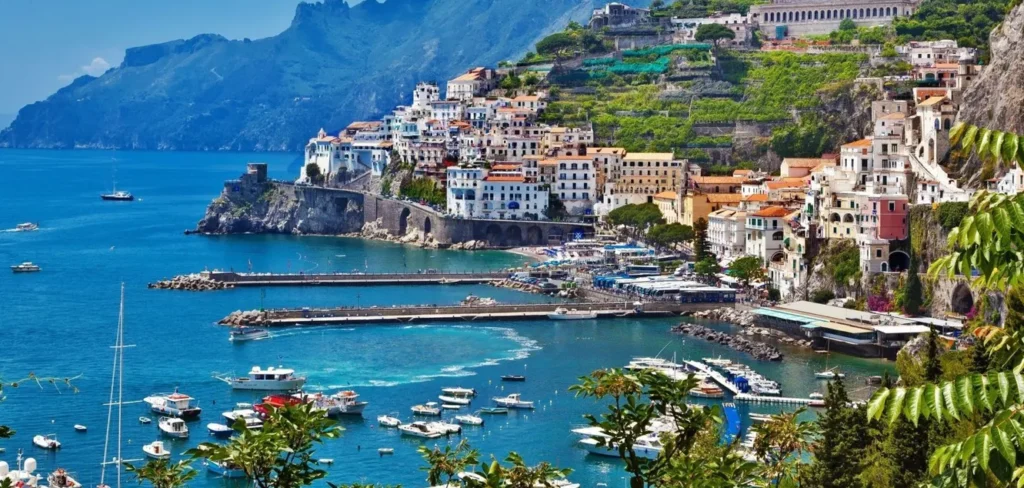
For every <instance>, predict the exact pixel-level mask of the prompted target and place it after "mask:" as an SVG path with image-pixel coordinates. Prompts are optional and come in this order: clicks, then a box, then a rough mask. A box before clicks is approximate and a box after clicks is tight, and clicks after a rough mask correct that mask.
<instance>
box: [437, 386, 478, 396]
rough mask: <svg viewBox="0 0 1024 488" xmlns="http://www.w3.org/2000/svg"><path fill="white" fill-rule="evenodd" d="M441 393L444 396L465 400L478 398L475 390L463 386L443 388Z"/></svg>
mask: <svg viewBox="0 0 1024 488" xmlns="http://www.w3.org/2000/svg"><path fill="white" fill-rule="evenodd" d="M441 393H442V394H444V395H450V396H457V397H463V398H473V397H475V396H476V389H475V388H462V387H461V386H454V387H452V386H449V387H445V388H441Z"/></svg>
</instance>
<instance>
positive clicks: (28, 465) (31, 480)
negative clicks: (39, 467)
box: [0, 449, 39, 488]
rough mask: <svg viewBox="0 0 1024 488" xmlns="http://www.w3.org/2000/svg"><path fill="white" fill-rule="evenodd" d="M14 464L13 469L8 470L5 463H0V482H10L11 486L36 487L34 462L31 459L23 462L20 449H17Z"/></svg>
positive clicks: (37, 477)
mask: <svg viewBox="0 0 1024 488" xmlns="http://www.w3.org/2000/svg"><path fill="white" fill-rule="evenodd" d="M16 462H17V465H16V467H15V469H9V468H8V466H7V463H6V462H5V461H0V481H10V482H11V486H23V487H25V488H36V487H38V486H39V475H38V474H35V473H34V471H35V470H36V460H35V459H33V458H28V459H24V460H23V459H22V453H21V449H18V457H17V460H16Z"/></svg>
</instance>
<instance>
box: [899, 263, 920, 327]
mask: <svg viewBox="0 0 1024 488" xmlns="http://www.w3.org/2000/svg"><path fill="white" fill-rule="evenodd" d="M917 266H918V264H917V259H916V258H915V259H912V260H911V261H910V269H908V270H907V283H906V284H905V285H903V313H905V314H907V315H911V316H913V315H920V314H921V307H922V306H923V305H924V297H923V296H922V293H923V292H922V290H921V278H920V277H919V276H918V275H917Z"/></svg>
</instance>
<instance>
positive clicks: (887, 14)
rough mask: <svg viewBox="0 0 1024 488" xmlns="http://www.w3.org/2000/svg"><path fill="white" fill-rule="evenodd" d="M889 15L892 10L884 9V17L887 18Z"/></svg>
mask: <svg viewBox="0 0 1024 488" xmlns="http://www.w3.org/2000/svg"><path fill="white" fill-rule="evenodd" d="M890 15H892V10H891V9H890V8H889V7H885V16H886V17H888V16H890Z"/></svg>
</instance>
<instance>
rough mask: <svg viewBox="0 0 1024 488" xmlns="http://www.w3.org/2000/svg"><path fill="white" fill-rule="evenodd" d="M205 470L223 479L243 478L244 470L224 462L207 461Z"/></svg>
mask: <svg viewBox="0 0 1024 488" xmlns="http://www.w3.org/2000/svg"><path fill="white" fill-rule="evenodd" d="M206 469H207V470H208V471H209V472H211V473H213V474H216V475H219V476H223V477H225V478H245V470H243V469H242V468H239V467H238V466H235V465H233V464H230V463H228V462H226V461H221V462H217V461H212V460H208V461H207V462H206Z"/></svg>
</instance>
